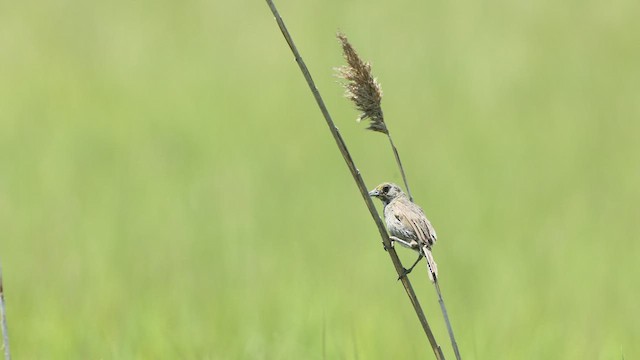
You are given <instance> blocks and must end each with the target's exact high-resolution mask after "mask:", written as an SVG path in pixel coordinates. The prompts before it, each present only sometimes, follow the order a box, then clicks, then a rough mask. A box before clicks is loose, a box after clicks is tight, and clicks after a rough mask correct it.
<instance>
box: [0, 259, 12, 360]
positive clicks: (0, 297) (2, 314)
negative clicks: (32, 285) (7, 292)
mask: <svg viewBox="0 0 640 360" xmlns="http://www.w3.org/2000/svg"><path fill="white" fill-rule="evenodd" d="M0 323H2V325H1V326H2V345H3V348H4V359H5V360H11V351H10V350H9V329H8V328H7V313H6V309H5V307H4V289H3V287H2V265H0Z"/></svg>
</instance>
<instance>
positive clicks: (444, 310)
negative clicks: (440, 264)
mask: <svg viewBox="0 0 640 360" xmlns="http://www.w3.org/2000/svg"><path fill="white" fill-rule="evenodd" d="M433 286H435V288H436V292H437V293H438V303H440V309H441V310H442V316H444V322H445V323H446V324H447V332H449V339H451V347H453V352H454V354H455V355H456V360H461V359H462V358H461V357H460V349H458V343H457V342H456V337H455V335H453V328H452V327H451V321H449V314H448V313H447V307H446V306H445V305H444V300H443V299H442V292H440V284H439V283H438V279H437V278H435V281H434V282H433Z"/></svg>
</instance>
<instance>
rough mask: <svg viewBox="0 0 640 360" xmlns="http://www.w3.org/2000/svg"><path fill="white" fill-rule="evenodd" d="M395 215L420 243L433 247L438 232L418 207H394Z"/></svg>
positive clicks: (412, 205)
mask: <svg viewBox="0 0 640 360" xmlns="http://www.w3.org/2000/svg"><path fill="white" fill-rule="evenodd" d="M393 215H394V216H395V217H396V219H398V221H400V223H402V226H403V227H405V228H406V229H411V231H412V232H413V233H414V234H415V236H416V238H417V239H416V240H417V241H418V242H419V243H421V244H424V245H427V246H429V247H431V245H433V243H434V242H435V241H436V232H435V230H434V229H433V226H431V223H430V222H429V220H427V217H426V216H425V215H424V212H423V211H422V209H420V208H419V207H418V206H417V205H415V204H402V206H399V207H394V208H393Z"/></svg>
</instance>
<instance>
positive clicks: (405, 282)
mask: <svg viewBox="0 0 640 360" xmlns="http://www.w3.org/2000/svg"><path fill="white" fill-rule="evenodd" d="M266 1H267V4H268V5H269V8H270V9H271V12H272V13H273V16H274V17H275V19H276V22H277V23H278V27H279V28H280V31H281V32H282V35H283V36H284V38H285V40H286V42H287V44H288V45H289V48H290V49H291V52H292V53H293V55H294V57H295V60H296V62H297V63H298V66H299V67H300V71H301V72H302V75H303V76H304V78H305V80H306V81H307V85H308V86H309V89H310V90H311V92H312V93H313V96H314V98H315V100H316V102H317V104H318V107H319V108H320V111H321V112H322V115H323V116H324V119H325V120H326V122H327V125H328V126H329V131H331V134H332V135H333V138H334V140H335V141H336V144H337V146H338V149H339V150H340V153H341V154H342V157H343V158H344V160H345V162H346V164H347V167H348V168H349V171H350V172H351V175H352V176H353V179H354V181H355V182H356V185H357V186H358V190H360V195H362V198H363V200H364V202H365V203H366V205H367V208H368V209H369V212H370V213H371V217H372V218H373V220H374V222H375V223H376V226H377V227H378V231H379V232H380V237H381V238H382V242H383V244H384V246H385V248H386V249H388V253H389V257H390V258H391V261H392V262H393V265H394V267H395V269H396V272H397V273H398V276H400V275H402V274H403V272H404V267H403V266H402V263H401V262H400V259H399V258H398V254H397V253H396V251H395V249H393V247H392V246H391V241H390V240H389V235H388V234H387V231H386V229H385V227H384V224H383V223H382V219H380V216H379V215H378V212H377V210H376V208H375V205H374V204H373V201H372V200H371V198H370V197H369V191H368V189H367V187H366V185H365V183H364V180H363V179H362V176H361V175H360V171H359V170H358V169H357V168H356V166H355V163H354V162H353V159H352V158H351V154H350V153H349V151H348V150H347V145H346V144H345V142H344V140H343V139H342V136H341V135H340V132H339V131H338V128H337V127H336V126H335V123H334V122H333V120H332V118H331V115H330V114H329V110H327V107H326V106H325V104H324V100H323V99H322V97H321V96H320V92H319V91H318V88H317V87H316V85H315V83H314V81H313V78H312V77H311V73H310V72H309V69H307V66H306V64H305V63H304V61H303V60H302V57H301V56H300V53H299V52H298V49H297V48H296V46H295V44H294V42H293V39H292V38H291V35H290V34H289V31H288V30H287V27H286V26H285V24H284V21H283V20H282V18H281V17H280V14H279V13H278V10H277V9H276V6H275V5H274V4H273V1H272V0H266ZM401 281H402V286H403V287H404V289H405V291H406V293H407V296H408V297H409V300H410V301H411V305H412V306H413V309H414V310H415V312H416V315H417V316H418V320H419V321H420V324H421V325H422V328H423V330H424V332H425V334H426V335H427V339H428V340H429V343H430V345H431V348H432V349H433V352H434V354H435V356H436V359H438V360H444V355H443V353H442V349H441V348H440V346H438V343H437V342H436V339H435V337H434V335H433V332H432V331H431V327H430V326H429V323H428V322H427V318H426V317H425V315H424V312H423V311H422V307H421V306H420V302H419V301H418V298H417V296H416V294H415V292H414V290H413V287H412V285H411V282H410V281H409V278H408V277H406V276H403V277H402V280H401Z"/></svg>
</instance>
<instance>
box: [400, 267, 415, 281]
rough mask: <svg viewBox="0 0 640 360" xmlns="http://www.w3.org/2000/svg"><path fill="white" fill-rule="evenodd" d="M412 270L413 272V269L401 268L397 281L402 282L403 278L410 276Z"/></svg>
mask: <svg viewBox="0 0 640 360" xmlns="http://www.w3.org/2000/svg"><path fill="white" fill-rule="evenodd" d="M412 270H413V268H411V269H405V268H402V274H400V276H398V281H400V280H402V278H403V277H406V276H407V275H409V274H411V271H412Z"/></svg>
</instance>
